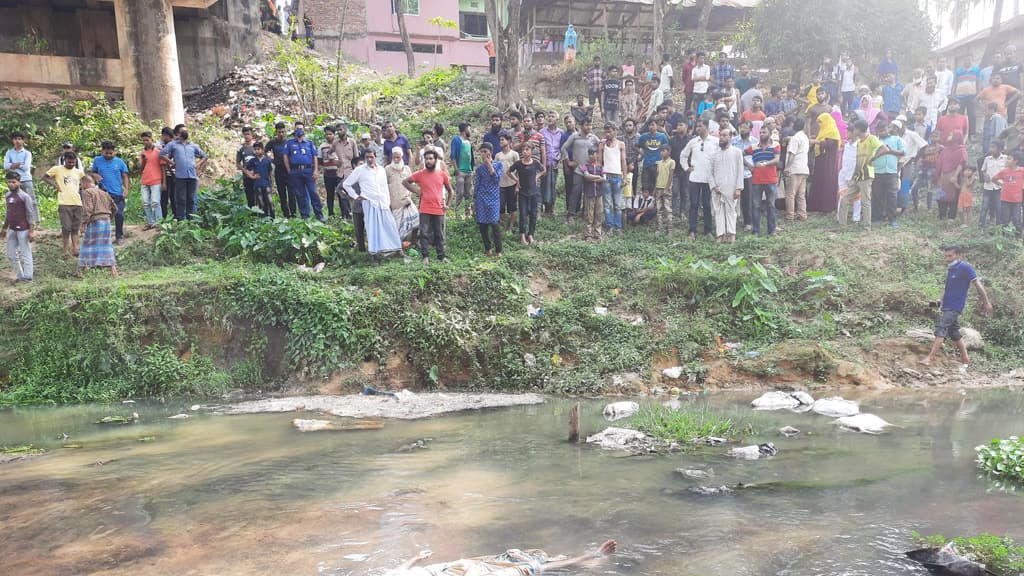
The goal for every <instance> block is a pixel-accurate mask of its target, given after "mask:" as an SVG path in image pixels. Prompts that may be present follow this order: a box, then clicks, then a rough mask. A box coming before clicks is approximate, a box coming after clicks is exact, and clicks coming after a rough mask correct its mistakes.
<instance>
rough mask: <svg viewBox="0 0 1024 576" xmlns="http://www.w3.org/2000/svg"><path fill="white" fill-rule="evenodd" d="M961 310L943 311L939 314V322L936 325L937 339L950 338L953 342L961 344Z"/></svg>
mask: <svg viewBox="0 0 1024 576" xmlns="http://www.w3.org/2000/svg"><path fill="white" fill-rule="evenodd" d="M960 314H961V311H960V310H943V311H942V313H941V314H939V321H938V322H936V323H935V336H936V338H946V337H948V338H949V339H950V340H952V341H953V342H959V341H960V338H961V335H960Z"/></svg>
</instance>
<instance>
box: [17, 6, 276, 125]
mask: <svg viewBox="0 0 1024 576" xmlns="http://www.w3.org/2000/svg"><path fill="white" fill-rule="evenodd" d="M259 33H260V19H259V5H258V4H257V3H256V2H252V1H249V0H113V1H111V0H17V1H14V0H0V78H2V79H3V80H2V81H3V82H4V83H5V84H6V85H9V86H25V87H35V88H47V89H53V90H96V91H104V92H114V93H123V94H124V99H125V101H126V103H127V104H128V107H129V108H130V109H132V110H134V111H136V112H138V113H139V114H140V115H141V116H143V117H144V118H145V119H147V120H157V119H159V120H162V121H163V122H164V123H165V124H168V125H173V124H175V123H178V122H183V121H184V118H185V110H184V105H183V102H182V90H183V88H186V89H187V88H196V87H199V86H202V85H203V84H207V83H209V82H212V81H213V80H216V79H217V78H219V77H220V76H222V75H224V74H225V73H227V72H228V71H230V70H231V69H232V68H233V67H234V66H235V65H236V64H238V63H240V62H243V61H245V60H247V59H248V57H250V56H251V55H252V54H254V53H255V52H256V46H257V41H258V37H259ZM26 47H28V48H29V49H28V50H26ZM26 51H27V52H37V53H17V52H26Z"/></svg>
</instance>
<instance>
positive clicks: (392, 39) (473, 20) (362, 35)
mask: <svg viewBox="0 0 1024 576" xmlns="http://www.w3.org/2000/svg"><path fill="white" fill-rule="evenodd" d="M343 6H344V0H302V9H303V10H304V12H305V13H306V14H309V15H310V16H311V17H312V18H313V22H314V30H315V36H316V41H317V45H316V47H317V49H318V50H322V51H324V52H325V53H333V51H334V50H336V48H337V38H338V29H339V27H340V16H341V12H342V10H343ZM399 7H401V8H404V10H405V24H406V26H407V27H408V29H409V39H410V41H411V42H412V47H413V53H414V54H415V59H416V68H417V70H418V71H425V70H430V69H431V68H433V67H434V66H435V63H436V65H437V66H450V65H458V66H465V67H466V68H467V69H469V70H477V71H483V72H486V71H487V50H486V49H485V48H484V45H485V44H486V42H487V37H488V33H487V16H486V14H485V12H484V0H350V4H349V13H348V14H347V15H346V22H345V33H344V40H343V43H342V50H343V52H344V54H345V57H346V58H347V59H349V60H354V61H357V62H364V63H367V64H369V65H370V66H372V67H373V68H375V69H377V70H379V71H381V72H395V73H405V72H406V71H407V70H408V65H407V63H406V57H405V51H404V49H403V47H402V36H401V34H400V33H399V31H398V17H397V15H396V9H397V8H399ZM435 17H440V18H443V19H445V20H449V21H452V22H454V23H455V24H456V25H457V27H456V28H443V27H439V26H436V25H434V24H431V23H430V20H431V19H432V18H435ZM435 51H436V54H435Z"/></svg>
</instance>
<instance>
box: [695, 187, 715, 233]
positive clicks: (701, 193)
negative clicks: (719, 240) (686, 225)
mask: <svg viewBox="0 0 1024 576" xmlns="http://www.w3.org/2000/svg"><path fill="white" fill-rule="evenodd" d="M700 209H703V210H704V233H705V234H711V226H712V225H713V222H712V219H711V187H710V186H708V183H707V182H690V234H696V233H697V213H698V211H699V210H700Z"/></svg>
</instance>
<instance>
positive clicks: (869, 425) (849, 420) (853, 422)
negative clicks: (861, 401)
mask: <svg viewBox="0 0 1024 576" xmlns="http://www.w3.org/2000/svg"><path fill="white" fill-rule="evenodd" d="M833 424H836V425H838V426H840V427H842V428H845V429H847V430H853V431H854V432H863V433H865V434H879V433H881V432H883V431H884V430H885V429H886V428H887V427H888V426H892V424H889V423H888V422H886V421H885V420H882V419H881V418H879V417H878V416H875V415H874V414H855V415H853V416H845V417H843V418H837V419H836V420H835V421H834V422H833Z"/></svg>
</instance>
